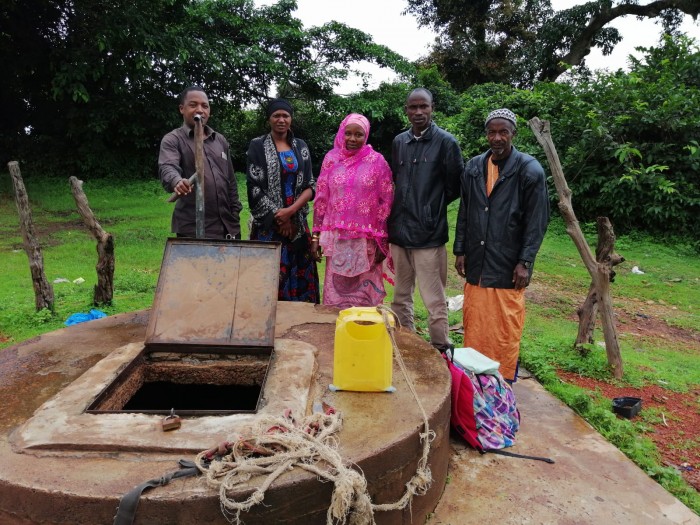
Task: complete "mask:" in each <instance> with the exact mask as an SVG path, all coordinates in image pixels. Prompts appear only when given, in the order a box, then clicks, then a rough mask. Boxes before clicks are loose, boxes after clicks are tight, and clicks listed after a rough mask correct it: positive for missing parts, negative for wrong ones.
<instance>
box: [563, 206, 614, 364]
mask: <svg viewBox="0 0 700 525" xmlns="http://www.w3.org/2000/svg"><path fill="white" fill-rule="evenodd" d="M596 222H597V224H598V246H597V247H596V251H595V258H596V261H597V263H598V264H607V265H608V266H609V268H610V282H613V280H614V278H615V271H614V270H613V269H612V268H613V266H617V265H618V264H620V263H621V262H623V261H624V260H625V258H624V257H622V256H621V255H618V254H615V253H614V251H615V232H613V227H612V224H610V220H609V219H608V218H607V217H598V220H597V221H596ZM576 313H577V314H578V320H579V325H578V336H577V337H576V343H575V347H576V349H577V350H578V351H579V352H580V353H581V354H584V355H585V354H586V353H587V350H586V347H585V345H586V344H592V343H593V331H594V330H595V321H596V318H597V317H598V294H597V292H596V287H595V285H594V284H593V283H591V286H590V288H589V289H588V296H587V297H586V300H585V301H584V302H583V304H582V305H581V307H580V308H579V309H578V310H576Z"/></svg>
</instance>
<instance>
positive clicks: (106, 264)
mask: <svg viewBox="0 0 700 525" xmlns="http://www.w3.org/2000/svg"><path fill="white" fill-rule="evenodd" d="M68 182H70V188H71V192H72V193H73V198H74V199H75V204H76V205H77V207H78V213H80V216H81V217H82V218H83V222H84V223H85V226H87V227H88V229H89V230H90V232H92V235H93V236H94V237H95V239H97V266H95V269H96V270H97V284H96V285H95V293H94V295H93V302H94V303H95V306H99V305H102V304H111V303H112V297H113V295H114V237H112V234H111V233H107V232H106V231H104V230H103V229H102V226H100V223H99V222H97V220H96V219H95V214H94V213H92V210H91V209H90V205H89V204H88V200H87V197H86V196H85V192H84V191H83V181H81V180H78V179H77V178H76V177H70V178H69V179H68Z"/></svg>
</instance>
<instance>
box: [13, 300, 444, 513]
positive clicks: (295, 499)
mask: <svg viewBox="0 0 700 525" xmlns="http://www.w3.org/2000/svg"><path fill="white" fill-rule="evenodd" d="M336 316H337V311H333V310H324V309H323V308H321V307H314V306H313V305H305V304H299V303H294V304H293V303H281V304H280V305H279V306H278V309H277V317H276V338H275V347H276V350H275V352H276V353H277V350H278V349H277V343H278V341H280V348H279V350H280V352H279V354H280V355H277V356H275V357H273V359H274V360H275V364H273V365H271V367H273V366H277V367H278V370H277V372H273V371H271V372H270V375H269V376H268V382H267V384H266V387H265V396H266V403H265V407H264V408H265V409H267V410H273V411H275V410H276V411H278V412H282V411H283V407H285V406H292V407H293V408H294V410H295V413H298V412H304V411H306V413H308V412H309V411H310V409H311V405H312V403H313V402H314V401H316V400H322V401H324V402H326V403H327V404H329V405H331V406H334V407H335V408H336V409H337V410H339V411H340V412H341V413H342V414H343V415H344V419H343V429H342V430H341V431H340V433H339V434H338V442H339V450H340V453H341V455H342V456H343V457H344V458H346V459H347V461H348V462H350V463H352V464H355V465H357V466H358V467H359V468H360V469H362V471H363V473H364V474H365V477H366V479H367V481H368V492H369V494H370V497H371V498H372V500H373V501H374V502H375V503H391V502H394V501H396V500H397V499H398V498H399V497H400V496H401V495H402V494H403V491H404V486H405V483H406V482H407V481H408V480H409V479H410V478H411V476H412V475H413V474H414V473H415V470H416V465H417V462H418V458H419V456H420V452H421V444H420V441H419V438H418V434H419V432H421V431H422V417H421V413H420V410H419V408H418V407H417V404H416V402H415V401H414V400H413V398H412V396H411V395H410V393H409V389H408V387H407V384H406V381H405V380H404V378H403V377H402V376H400V375H399V374H398V369H397V368H396V367H395V370H394V381H393V384H394V386H396V388H397V392H396V393H394V394H388V393H355V392H331V391H329V390H328V384H329V383H330V382H331V381H332V363H333V352H332V349H333V340H334V333H335V319H336ZM147 323H148V312H138V313H135V314H122V315H118V316H113V317H109V318H105V319H101V320H97V321H91V322H89V323H84V324H80V325H76V326H73V327H70V328H67V329H63V330H58V331H56V332H52V333H50V334H45V335H43V336H41V337H39V338H35V339H34V340H32V341H27V342H25V343H22V344H20V345H16V346H14V347H11V348H8V349H6V350H4V351H2V352H0V411H2V414H3V417H2V418H0V524H2V525H5V524H21V525H25V524H29V523H55V524H59V523H60V524H91V525H92V524H101V523H112V520H113V517H114V514H115V509H116V506H117V503H118V501H119V498H120V497H121V496H122V495H123V494H125V493H126V492H127V491H129V490H130V489H131V488H133V487H134V486H135V485H138V484H140V483H142V482H144V481H146V480H149V479H154V478H158V477H160V476H162V475H163V474H165V473H168V472H172V471H173V470H176V469H177V461H178V460H179V459H180V458H183V457H184V458H186V459H192V457H193V456H192V452H194V451H201V450H204V449H206V448H210V447H211V446H214V445H217V444H218V443H219V442H221V441H222V440H223V439H227V440H230V439H235V437H236V435H235V434H236V433H242V434H243V435H245V434H244V432H245V425H246V424H247V423H249V421H248V420H249V419H250V415H248V414H235V415H232V416H224V417H221V418H219V419H218V420H216V419H215V418H211V417H210V418H206V417H205V418H193V420H188V419H184V420H183V424H182V428H181V429H180V430H177V431H174V432H169V433H162V432H161V431H159V429H158V422H159V420H160V418H159V417H157V416H152V415H147V414H107V415H99V416H96V415H92V414H84V413H83V410H84V407H85V406H87V405H86V404H87V403H89V402H90V399H91V398H92V397H94V395H95V393H96V392H98V391H99V390H100V389H101V388H102V386H103V383H104V382H105V381H106V379H105V377H107V376H114V375H115V374H116V373H117V371H118V370H119V369H120V368H121V367H122V366H125V364H126V362H127V361H128V359H127V358H128V357H129V356H133V355H136V354H137V353H138V352H139V349H140V345H141V343H142V342H143V340H144V335H145V332H146V325H147ZM397 341H398V344H399V347H400V348H401V349H402V354H403V357H404V360H405V362H406V365H407V367H408V370H409V376H410V378H411V381H412V382H413V383H414V385H415V389H416V391H417V392H418V395H419V396H420V398H421V401H422V403H423V406H424V408H425V411H426V413H427V417H428V419H429V421H430V427H431V429H432V430H434V431H435V433H436V437H435V439H434V441H433V442H432V447H431V453H430V456H429V465H430V468H431V470H432V473H433V478H434V480H435V483H434V484H433V486H432V487H431V488H430V490H429V491H428V492H427V494H425V495H424V496H421V497H417V498H416V499H415V500H414V504H413V506H412V508H410V509H405V510H403V511H391V512H381V513H380V512H378V513H377V514H376V515H375V517H376V520H377V523H379V524H386V525H393V524H396V525H400V524H408V523H417V522H421V523H422V522H424V521H425V519H426V516H427V515H428V514H429V513H430V512H431V511H432V510H433V509H434V508H435V505H436V504H437V501H438V499H439V497H440V494H441V493H442V489H443V487H444V481H445V478H446V476H447V468H448V462H449V455H450V448H449V384H448V380H449V373H448V372H447V370H446V368H445V367H444V364H443V363H442V362H441V360H440V359H439V357H438V355H437V352H436V351H435V350H434V349H432V347H430V345H428V344H427V343H425V341H423V340H422V339H420V338H418V337H417V336H415V335H413V334H409V333H402V334H398V335H397ZM285 352H287V353H288V355H287V357H289V356H297V357H294V358H292V359H287V364H283V361H284V358H285V356H284V355H282V354H284V353H285ZM304 360H305V361H304ZM281 363H282V364H281ZM299 367H303V370H301V369H300V368H299ZM96 372H98V373H96ZM99 372H101V373H99ZM275 373H276V374H277V379H275V377H274V375H275ZM304 374H306V375H307V376H308V377H307V378H306V379H305V380H301V379H303V376H304ZM310 378H311V379H310ZM302 383H304V384H305V386H304V384H302ZM290 384H291V385H296V386H294V387H291V388H290ZM268 386H270V387H271V388H270V390H268ZM81 394H82V395H81ZM275 407H277V408H275ZM217 423H221V424H217ZM224 423H226V424H224ZM229 423H230V425H229ZM236 425H238V426H236ZM241 425H242V427H241ZM232 429H233V430H232ZM232 434H233V435H232ZM331 490H332V485H331V484H330V483H320V482H319V481H318V479H316V476H315V475H313V474H311V473H309V472H306V471H301V470H294V471H291V472H288V473H286V474H283V476H282V477H281V478H279V479H278V480H277V481H276V482H275V484H274V485H273V486H272V487H271V488H270V489H269V490H268V491H267V493H266V495H265V500H264V505H260V506H257V507H255V508H254V509H253V510H251V512H250V513H247V514H246V516H245V518H244V520H245V522H246V523H249V524H256V523H257V524H262V523H265V524H268V523H270V524H271V523H274V524H278V523H279V524H299V525H307V524H316V523H325V521H326V511H327V508H328V503H329V502H330V495H331ZM249 492H250V489H240V490H238V491H237V492H236V493H235V497H236V499H245V497H247V495H248V494H249ZM135 523H136V524H193V523H212V524H224V523H227V521H226V520H225V519H224V517H223V515H222V513H221V510H220V507H219V498H218V493H217V491H216V490H215V489H213V488H210V487H208V486H207V485H206V484H205V483H204V481H203V480H202V479H199V478H187V479H178V480H174V481H173V482H172V483H170V484H169V485H167V486H163V487H158V488H156V489H153V490H151V491H148V492H146V493H145V494H144V495H143V497H142V498H141V501H140V503H139V506H138V512H137V514H136V521H135Z"/></svg>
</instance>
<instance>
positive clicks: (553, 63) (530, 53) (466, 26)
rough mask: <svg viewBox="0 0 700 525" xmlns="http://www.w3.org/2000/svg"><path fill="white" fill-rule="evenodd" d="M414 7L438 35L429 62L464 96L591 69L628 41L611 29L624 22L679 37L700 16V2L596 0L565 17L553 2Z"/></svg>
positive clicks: (431, 1)
mask: <svg viewBox="0 0 700 525" xmlns="http://www.w3.org/2000/svg"><path fill="white" fill-rule="evenodd" d="M407 1H408V8H407V9H406V12H407V13H409V14H413V15H415V16H416V17H417V18H418V22H419V24H420V25H422V26H428V27H432V28H433V29H434V30H435V31H436V32H437V33H438V38H437V40H436V43H435V45H434V47H433V50H432V52H431V53H430V55H429V56H428V57H427V58H426V59H425V60H424V61H425V62H426V63H435V64H437V65H438V66H439V67H440V70H441V72H442V73H443V74H444V75H445V77H446V78H447V79H448V81H449V82H450V83H451V84H452V85H453V86H454V87H455V89H458V90H463V89H465V88H466V87H468V86H470V85H473V84H481V83H485V82H500V83H507V84H512V85H515V86H519V87H529V86H532V85H533V83H534V82H535V81H537V80H550V81H553V80H556V79H557V77H559V75H561V74H562V73H563V72H565V71H566V70H567V69H568V68H569V67H571V66H579V65H585V58H586V56H587V55H588V54H589V53H590V51H591V48H594V47H597V48H600V49H602V51H603V54H605V55H607V54H610V53H611V52H612V50H613V49H614V47H615V45H616V44H617V43H619V42H620V41H621V40H622V37H621V35H620V33H619V31H618V30H617V29H615V28H612V27H609V26H608V25H609V24H610V22H612V21H614V20H616V19H618V18H620V17H623V16H636V17H639V18H658V19H659V21H660V22H661V24H662V25H663V27H664V30H665V31H666V32H669V33H673V32H674V31H675V30H676V28H677V27H678V25H679V24H680V22H681V21H682V16H683V14H688V15H691V16H692V17H693V18H694V19H696V18H697V16H698V14H700V0H653V1H651V2H648V3H645V4H642V3H640V0H592V1H589V2H586V3H584V4H581V5H577V6H574V7H572V8H570V9H565V10H562V11H554V10H553V9H552V6H551V0H469V1H467V0H407Z"/></svg>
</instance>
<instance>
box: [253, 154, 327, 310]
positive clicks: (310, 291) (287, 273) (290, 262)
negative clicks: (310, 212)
mask: <svg viewBox="0 0 700 525" xmlns="http://www.w3.org/2000/svg"><path fill="white" fill-rule="evenodd" d="M279 158H280V166H281V173H280V177H281V190H282V202H283V203H284V207H288V206H291V205H292V204H294V201H295V191H294V190H295V184H296V180H297V172H298V171H299V163H298V162H297V158H296V155H295V154H294V151H293V150H289V151H284V152H280V153H279ZM302 227H303V228H304V233H303V234H302V235H301V236H298V237H297V238H296V239H295V240H291V239H289V238H288V237H284V236H282V235H280V234H279V233H278V232H277V231H275V229H274V227H273V226H271V227H265V226H264V225H261V224H258V223H257V222H253V225H252V228H251V232H250V238H251V239H252V240H259V241H277V242H280V243H281V244H282V254H281V258H280V277H279V278H280V282H279V293H278V300H280V301H304V302H309V303H316V304H318V302H319V280H318V271H317V269H316V261H314V259H313V257H312V254H311V232H310V231H309V226H308V224H307V223H306V221H304V222H303V223H302Z"/></svg>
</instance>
